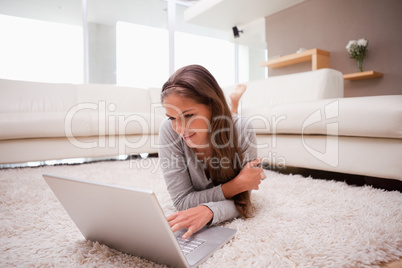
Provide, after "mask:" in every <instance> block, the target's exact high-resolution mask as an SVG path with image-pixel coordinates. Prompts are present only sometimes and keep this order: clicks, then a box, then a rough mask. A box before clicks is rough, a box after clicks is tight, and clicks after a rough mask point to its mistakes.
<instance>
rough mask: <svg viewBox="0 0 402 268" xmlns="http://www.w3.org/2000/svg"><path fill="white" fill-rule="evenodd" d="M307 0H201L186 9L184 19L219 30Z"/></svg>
mask: <svg viewBox="0 0 402 268" xmlns="http://www.w3.org/2000/svg"><path fill="white" fill-rule="evenodd" d="M303 1H305V0H201V1H199V2H198V3H196V4H195V5H193V6H192V7H190V8H188V9H186V10H185V11H184V20H185V21H187V22H189V23H194V24H198V25H201V26H206V27H212V28H215V29H219V30H231V29H232V27H233V26H239V25H243V24H247V23H250V22H252V21H254V20H257V19H259V18H264V17H267V16H269V15H272V14H274V13H276V12H279V11H281V10H283V9H286V8H289V7H291V6H294V5H296V4H299V3H301V2H303Z"/></svg>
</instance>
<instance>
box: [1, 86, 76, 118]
mask: <svg viewBox="0 0 402 268" xmlns="http://www.w3.org/2000/svg"><path fill="white" fill-rule="evenodd" d="M0 94H1V98H0V113H29V112H62V111H68V110H69V109H70V108H71V107H72V106H74V105H75V104H76V102H77V94H76V88H75V85H73V84H54V83H40V82H27V81H15V80H7V79H0Z"/></svg>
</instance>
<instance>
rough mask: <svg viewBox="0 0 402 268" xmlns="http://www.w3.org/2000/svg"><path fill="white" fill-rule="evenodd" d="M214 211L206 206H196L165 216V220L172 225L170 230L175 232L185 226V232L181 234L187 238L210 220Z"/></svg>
mask: <svg viewBox="0 0 402 268" xmlns="http://www.w3.org/2000/svg"><path fill="white" fill-rule="evenodd" d="M213 216H214V213H213V212H212V210H210V209H209V208H208V207H207V206H203V205H201V206H198V207H194V208H189V209H187V210H183V211H178V212H176V213H174V214H172V215H169V216H167V220H168V222H169V224H170V227H172V231H173V232H176V231H178V230H180V229H182V228H186V229H187V232H186V233H185V234H184V235H183V236H182V238H183V239H187V238H188V237H190V236H191V235H192V234H194V233H195V232H197V231H198V230H200V229H201V228H202V227H204V226H205V225H206V224H207V223H208V222H209V221H210V220H212V218H213Z"/></svg>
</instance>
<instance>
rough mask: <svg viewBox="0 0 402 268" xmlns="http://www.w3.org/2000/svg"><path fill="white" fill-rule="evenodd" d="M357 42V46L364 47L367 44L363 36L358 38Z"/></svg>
mask: <svg viewBox="0 0 402 268" xmlns="http://www.w3.org/2000/svg"><path fill="white" fill-rule="evenodd" d="M357 44H358V45H359V46H362V47H366V46H367V40H366V39H364V38H361V39H359V40H358V41H357Z"/></svg>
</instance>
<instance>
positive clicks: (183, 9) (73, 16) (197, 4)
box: [0, 0, 305, 47]
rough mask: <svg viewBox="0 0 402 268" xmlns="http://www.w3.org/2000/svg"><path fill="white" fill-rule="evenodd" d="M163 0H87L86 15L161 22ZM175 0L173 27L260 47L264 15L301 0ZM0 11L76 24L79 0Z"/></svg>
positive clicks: (10, 4) (20, 4) (1, 2)
mask: <svg viewBox="0 0 402 268" xmlns="http://www.w3.org/2000/svg"><path fill="white" fill-rule="evenodd" d="M166 1H167V0H87V9H88V13H87V18H88V21H89V22H91V23H99V24H105V25H115V23H116V22H117V21H125V22H130V23H135V24H142V25H147V26H152V27H159V28H167V27H168V26H167V12H166V9H167V2H166ZM176 1H178V0H176ZM180 1H181V2H182V3H178V2H176V3H177V8H176V30H178V31H181V32H187V33H192V34H197V35H204V36H209V37H213V38H221V39H225V40H230V41H235V42H237V43H240V44H241V43H243V44H246V45H250V46H257V47H258V46H259V47H265V19H264V18H265V17H266V16H269V15H271V14H274V13H276V12H279V11H281V10H283V9H286V8H288V7H291V6H293V5H296V4H298V3H300V2H303V1H305V0H180ZM183 3H184V5H186V4H189V5H190V7H187V6H189V5H187V6H184V5H183ZM191 5H192V6H191ZM0 14H4V15H11V16H17V17H24V18H30V19H37V20H45V21H52V22H58V23H65V24H73V25H82V0H36V1H32V0H18V1H16V0H0ZM246 24H247V25H246ZM233 26H244V27H243V29H244V30H245V31H244V33H243V34H242V35H241V38H237V39H236V40H233V34H232V27H233ZM240 30H241V29H240Z"/></svg>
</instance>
